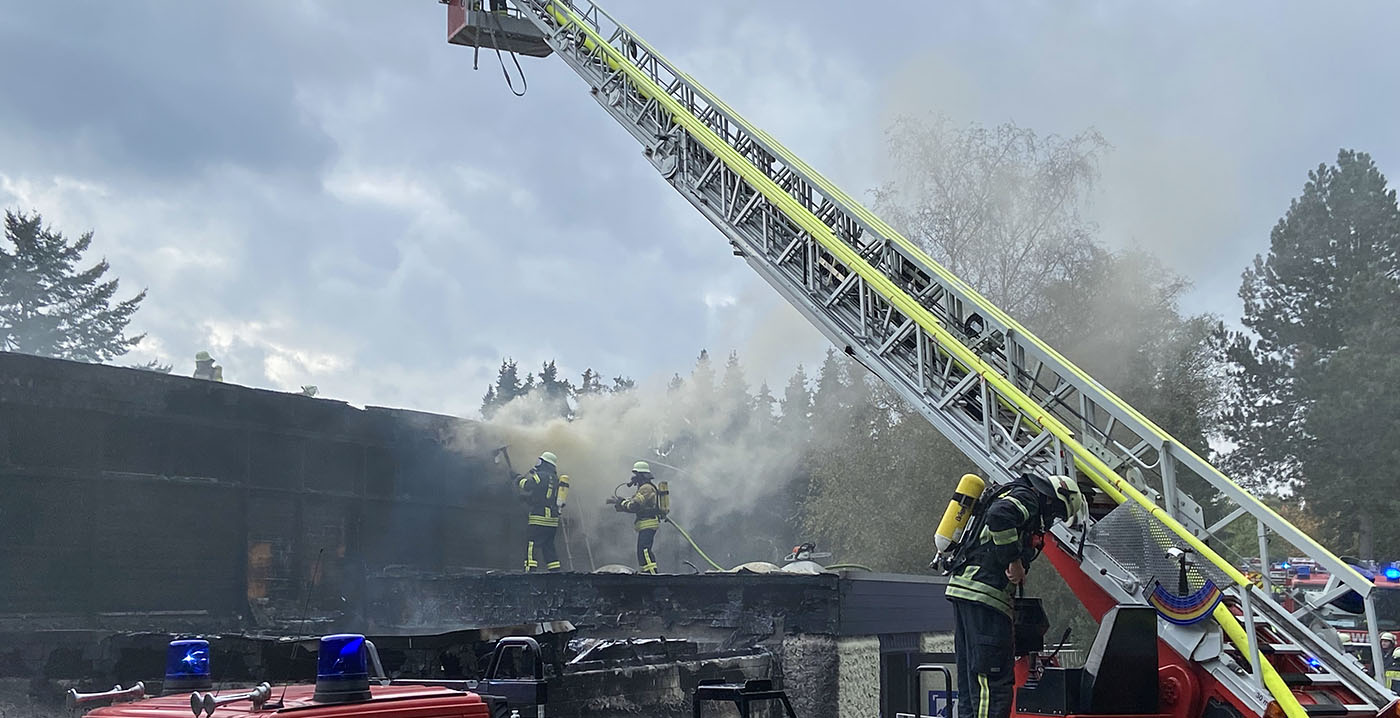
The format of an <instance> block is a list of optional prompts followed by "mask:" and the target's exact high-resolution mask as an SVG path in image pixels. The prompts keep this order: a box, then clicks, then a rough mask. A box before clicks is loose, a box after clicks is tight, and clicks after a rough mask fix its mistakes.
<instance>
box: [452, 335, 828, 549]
mask: <svg viewBox="0 0 1400 718" xmlns="http://www.w3.org/2000/svg"><path fill="white" fill-rule="evenodd" d="M727 375H728V373H727ZM760 412H761V410H756V409H755V407H754V404H753V400H752V397H751V396H750V394H749V393H748V392H747V391H746V390H745V387H744V386H742V384H741V383H740V382H738V381H735V380H734V379H733V378H732V377H731V378H730V380H729V381H724V382H717V381H716V380H715V373H714V371H713V369H711V368H710V366H709V364H708V362H702V363H701V365H700V366H699V367H697V369H696V371H695V372H694V373H692V375H691V376H690V377H688V378H686V379H685V380H684V381H683V382H682V383H681V384H680V385H679V386H668V385H667V384H666V383H665V382H662V381H647V382H644V383H641V384H639V385H638V386H637V387H636V388H634V389H632V390H630V391H626V392H621V393H612V394H591V395H584V396H581V397H579V399H578V401H577V409H576V411H575V412H574V413H575V416H574V418H573V420H567V419H565V418H563V417H561V416H559V409H558V406H557V404H551V403H549V402H547V401H546V400H544V399H543V398H542V397H540V396H537V395H535V394H532V395H528V396H525V397H521V398H517V399H515V400H514V401H512V402H511V403H509V404H507V405H506V406H505V407H503V408H502V409H501V410H500V411H499V412H498V413H497V414H496V416H495V417H493V419H492V421H491V422H490V423H489V424H488V425H487V427H486V430H485V431H482V432H473V433H471V434H466V433H463V434H461V435H459V436H458V437H457V442H456V448H457V449H458V450H461V451H467V452H472V453H477V454H485V453H488V452H490V451H491V450H492V449H494V448H496V447H497V446H501V445H507V446H509V454H510V459H511V462H512V465H513V467H514V469H515V471H516V472H517V473H521V472H524V471H525V470H527V469H528V468H529V467H531V466H533V465H534V463H535V461H536V459H537V457H538V456H539V455H540V453H541V452H544V451H552V452H554V453H555V454H556V455H557V456H558V469H559V472H560V473H561V474H565V475H567V476H568V477H569V481H570V489H569V495H568V501H567V507H566V508H565V510H564V516H565V518H566V520H567V521H568V522H569V529H568V530H569V534H570V535H569V537H568V539H569V549H570V551H571V552H572V554H573V565H574V567H575V568H576V569H577V570H586V569H587V568H588V566H589V563H588V551H589V550H590V548H591V551H592V554H593V559H594V563H595V564H596V565H597V566H602V565H605V564H609V563H621V564H625V565H635V562H636V558H635V534H634V532H633V529H632V517H631V515H630V514H623V513H618V512H617V511H615V510H614V509H613V508H612V507H611V506H608V505H605V503H604V501H605V499H606V498H607V497H609V496H612V495H614V494H616V495H619V496H623V497H626V496H630V495H631V492H632V489H630V488H629V487H627V486H625V485H623V486H620V484H626V483H627V481H628V479H629V478H630V475H631V469H632V464H633V463H634V462H636V461H639V460H640V461H647V462H649V463H650V465H651V468H652V473H653V475H654V476H655V478H656V480H657V481H658V482H659V481H666V482H668V484H669V487H670V492H671V505H672V510H671V518H672V519H673V520H674V521H676V522H677V523H678V524H680V525H681V526H683V527H685V528H686V529H687V530H688V531H689V532H690V533H691V535H692V536H693V537H694V539H695V540H696V542H697V543H698V544H699V545H700V546H701V548H703V549H704V551H705V553H706V554H708V555H709V556H710V557H711V558H713V559H714V560H715V561H717V562H719V563H720V564H722V565H724V566H725V567H726V568H728V567H731V566H733V565H737V564H739V563H743V562H746V561H755V560H762V561H773V562H777V561H779V560H780V559H781V558H782V555H783V554H785V553H786V552H787V550H788V549H789V548H790V547H791V546H792V545H793V544H792V543H789V541H790V540H791V537H790V536H788V535H787V533H788V532H787V529H786V525H785V521H784V520H783V517H781V516H780V512H778V511H775V510H774V509H773V507H774V505H775V504H776V503H778V502H777V501H776V496H777V494H778V493H779V492H780V490H781V489H783V488H785V487H787V486H788V484H789V482H790V480H791V479H792V478H793V477H794V475H795V473H796V471H797V469H798V467H799V465H800V461H801V458H802V452H803V448H804V442H794V441H784V440H782V438H781V437H780V435H779V434H778V431H777V429H776V427H775V426H774V424H773V422H772V420H771V418H769V417H766V416H763V415H761V413H760ZM487 444H491V445H487ZM524 515H525V509H524V507H523V506H522V507H521V518H522V522H523V519H524ZM559 546H560V549H561V557H562V558H563V559H564V560H565V561H566V566H567V560H568V559H567V557H565V556H564V552H563V549H564V537H563V536H560V537H559ZM656 552H657V556H658V558H659V559H660V560H661V563H662V566H661V569H662V571H663V572H684V571H686V570H688V569H687V568H686V567H685V566H684V565H683V563H682V561H683V560H689V561H691V562H692V563H694V564H695V565H696V566H697V567H700V568H701V569H704V568H706V566H705V564H704V563H703V560H702V559H700V558H699V557H698V556H697V555H696V554H695V553H694V551H693V550H692V549H691V548H690V547H689V546H688V545H686V544H685V543H684V539H683V538H682V537H681V535H680V533H679V532H677V531H675V529H674V528H673V527H667V526H664V525H663V527H662V529H661V531H660V532H659V533H658V536H657V542H656ZM668 559H669V561H668Z"/></svg>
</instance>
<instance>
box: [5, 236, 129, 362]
mask: <svg viewBox="0 0 1400 718" xmlns="http://www.w3.org/2000/svg"><path fill="white" fill-rule="evenodd" d="M5 240H6V243H7V244H8V245H9V247H10V248H9V249H8V250H7V249H6V248H5V247H3V246H0V349H3V350H5V351H12V352H21V353H24V354H37V355H40V356H49V357H58V358H60V359H72V360H75V361H86V362H104V361H107V360H109V359H112V358H114V357H118V356H121V355H123V354H125V353H127V352H128V351H130V350H131V348H132V347H134V346H136V345H137V344H139V343H140V342H141V340H142V339H143V338H145V336H146V335H144V334H141V335H137V336H134V337H128V336H125V335H124V334H123V332H124V331H125V330H126V327H127V324H129V323H130V322H131V317H132V315H133V314H135V313H136V310H137V309H138V308H139V307H140V306H141V301H142V300H143V299H145V298H146V291H145V290H142V291H141V292H139V293H138V294H136V296H134V297H132V298H131V299H128V300H126V301H122V302H116V303H115V304H114V303H113V297H115V296H116V293H117V285H118V280H117V279H109V280H105V281H104V280H103V278H102V277H103V275H104V274H106V273H107V270H108V269H109V268H110V267H109V265H108V264H107V260H105V259H103V260H101V261H99V262H98V263H96V264H94V265H92V266H91V267H88V268H87V269H79V268H78V267H77V265H78V263H79V262H81V261H82V258H83V253H85V252H87V250H88V248H89V247H90V246H91V245H92V232H85V233H83V234H82V236H80V237H78V239H77V240H76V241H70V240H69V239H67V238H66V237H64V236H63V234H62V233H59V232H55V231H54V230H53V229H52V228H46V227H44V225H43V218H42V217H41V216H40V215H39V213H37V212H35V213H34V214H24V213H22V212H21V213H18V214H16V213H14V212H10V211H8V210H7V211H6V212H5Z"/></svg>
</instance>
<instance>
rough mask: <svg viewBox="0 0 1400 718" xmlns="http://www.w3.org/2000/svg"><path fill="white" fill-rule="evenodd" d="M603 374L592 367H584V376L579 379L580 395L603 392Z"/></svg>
mask: <svg viewBox="0 0 1400 718" xmlns="http://www.w3.org/2000/svg"><path fill="white" fill-rule="evenodd" d="M602 378H603V377H602V375H600V374H599V373H598V372H596V371H593V369H592V368H588V369H584V370H583V376H582V378H580V379H579V385H578V395H579V396H588V395H592V394H602V393H603V381H602Z"/></svg>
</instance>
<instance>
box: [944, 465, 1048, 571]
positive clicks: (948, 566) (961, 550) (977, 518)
mask: <svg viewBox="0 0 1400 718" xmlns="http://www.w3.org/2000/svg"><path fill="white" fill-rule="evenodd" d="M1015 486H1016V482H1015V481H1013V482H1010V483H1008V484H1006V485H1004V486H1001V487H998V488H996V489H990V490H987V491H983V492H982V495H981V496H979V497H978V498H977V503H975V504H973V508H972V519H971V520H970V521H969V523H968V524H967V527H966V528H964V529H963V531H962V534H961V535H959V536H958V540H957V541H956V542H955V543H954V544H953V546H952V548H951V550H948V551H944V552H943V553H941V554H939V555H938V556H936V557H934V559H933V561H931V562H929V566H928V567H929V568H930V569H938V570H941V571H942V572H943V575H945V576H946V575H949V574H952V573H956V572H958V571H961V570H963V569H964V568H966V567H967V566H968V565H969V564H970V563H971V562H972V550H973V549H974V548H976V547H977V546H978V545H979V544H980V543H981V542H980V541H979V540H978V537H980V536H981V535H982V529H983V528H985V527H986V525H987V509H988V508H990V507H991V505H992V504H994V503H996V502H997V501H998V500H1000V499H1003V498H1005V497H1007V496H1009V495H1010V494H1011V490H1012V489H1013V488H1015ZM1035 495H1036V497H1037V499H1038V500H1039V501H1040V502H1041V503H1042V504H1044V502H1045V497H1044V496H1043V495H1042V494H1041V493H1040V492H1039V491H1036V492H1035ZM1045 513H1046V512H1045V511H1043V510H1042V511H1039V512H1038V514H1039V516H1038V520H1039V526H1037V527H1035V528H1034V529H1033V530H1032V533H1031V549H1032V550H1033V551H1034V553H1033V554H1031V559H1032V560H1034V559H1035V558H1036V557H1037V556H1039V555H1040V551H1041V549H1042V548H1043V547H1044V546H1045V531H1046V530H1047V529H1048V528H1049V525H1050V521H1047V520H1046V516H1045ZM1052 520H1053V519H1052Z"/></svg>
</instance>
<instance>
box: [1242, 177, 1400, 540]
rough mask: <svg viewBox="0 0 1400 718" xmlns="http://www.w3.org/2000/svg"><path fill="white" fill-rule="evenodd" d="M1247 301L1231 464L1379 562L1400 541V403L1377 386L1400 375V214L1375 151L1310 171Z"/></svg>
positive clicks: (1251, 280)
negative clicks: (1377, 551)
mask: <svg viewBox="0 0 1400 718" xmlns="http://www.w3.org/2000/svg"><path fill="white" fill-rule="evenodd" d="M1240 296H1241V298H1243V299H1244V315H1243V317H1242V322H1243V324H1244V325H1245V326H1246V327H1248V331H1247V332H1238V333H1234V334H1232V335H1231V336H1230V337H1229V342H1228V346H1227V355H1228V357H1229V359H1230V361H1231V363H1232V365H1233V366H1232V370H1233V378H1234V382H1235V384H1234V389H1235V391H1236V393H1237V397H1238V401H1237V402H1235V408H1234V409H1233V410H1232V411H1231V412H1230V413H1229V415H1228V416H1227V417H1226V423H1225V429H1226V435H1227V437H1228V438H1229V439H1230V440H1231V441H1232V442H1233V443H1234V444H1236V446H1237V448H1236V449H1235V451H1233V452H1232V453H1231V455H1230V456H1229V457H1228V463H1229V468H1231V469H1233V470H1234V471H1235V472H1237V473H1239V474H1241V475H1243V476H1245V477H1247V478H1248V479H1250V480H1251V483H1252V484H1253V485H1254V486H1255V487H1257V488H1261V489H1264V490H1271V491H1280V492H1293V493H1294V494H1296V495H1297V496H1299V497H1301V498H1302V499H1303V502H1304V504H1305V505H1306V506H1307V508H1308V510H1309V511H1310V512H1311V513H1313V514H1314V515H1315V516H1317V517H1318V518H1319V519H1320V520H1321V522H1322V529H1323V532H1324V534H1325V536H1323V537H1322V538H1324V539H1325V540H1330V541H1332V542H1334V545H1336V546H1337V547H1338V548H1340V549H1341V550H1343V551H1353V550H1354V551H1357V552H1358V553H1360V554H1361V556H1362V558H1372V557H1373V553H1374V546H1375V543H1376V540H1377V539H1382V540H1384V541H1387V542H1391V543H1393V542H1395V541H1396V540H1400V529H1397V528H1396V527H1394V525H1393V524H1394V522H1392V521H1389V520H1388V519H1389V517H1390V516H1393V515H1394V514H1393V511H1394V509H1395V508H1396V504H1397V500H1396V497H1395V494H1394V491H1393V490H1392V489H1393V485H1394V481H1393V475H1394V470H1395V466H1396V465H1397V464H1396V463H1395V459H1396V458H1397V456H1400V455H1397V451H1400V449H1397V447H1400V442H1397V439H1400V400H1397V399H1396V398H1395V396H1394V392H1391V391H1384V390H1382V388H1386V387H1393V386H1395V382H1396V381H1397V379H1400V365H1397V360H1396V357H1397V356H1400V353H1397V352H1400V311H1397V310H1400V208H1397V205H1396V199H1395V191H1394V190H1390V189H1387V188H1386V179H1385V176H1384V175H1382V174H1381V172H1380V171H1379V169H1377V168H1376V166H1375V163H1374V162H1373V161H1372V160H1371V158H1370V157H1369V156H1368V155H1366V154H1365V153H1361V152H1355V151H1351V150H1342V151H1341V152H1339V153H1338V156H1337V162H1336V164H1335V165H1321V166H1319V167H1318V168H1316V169H1315V170H1313V171H1311V172H1309V173H1308V181H1307V183H1306V184H1305V185H1304V187H1303V192H1302V194H1301V195H1300V196H1299V197H1297V198H1296V199H1294V200H1293V202H1292V203H1291V204H1290V206H1289V208H1288V212H1287V213H1286V214H1285V215H1284V217H1283V218H1282V219H1280V220H1279V222H1278V224H1277V225H1275V226H1274V229H1273V232H1272V233H1271V235H1270V246H1269V252H1268V254H1267V255H1266V256H1261V257H1256V258H1255V260H1254V263H1253V266H1252V267H1250V268H1249V269H1248V270H1246V271H1245V273H1244V282H1243V284H1242V286H1241V288H1240Z"/></svg>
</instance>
